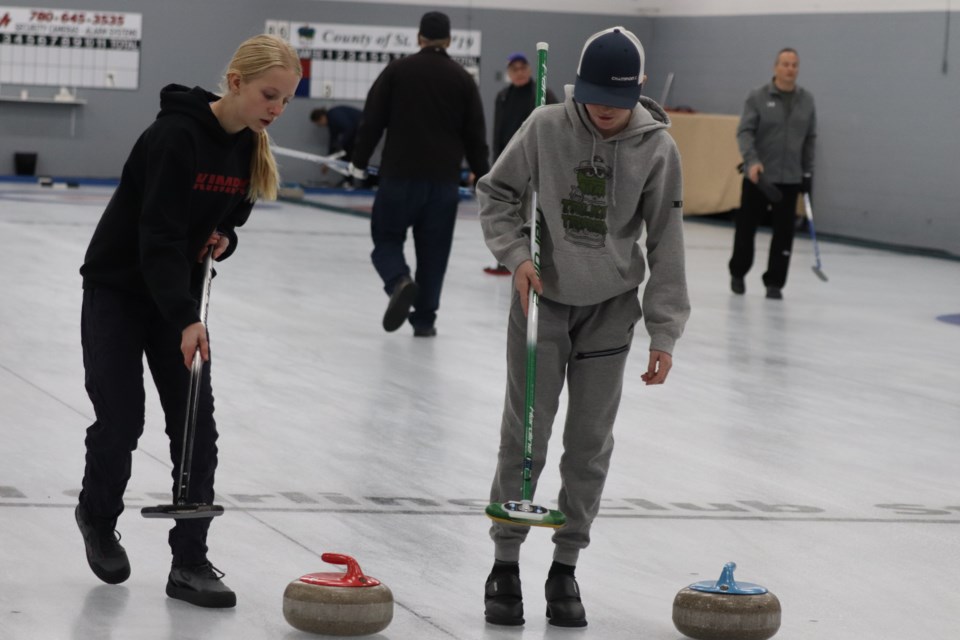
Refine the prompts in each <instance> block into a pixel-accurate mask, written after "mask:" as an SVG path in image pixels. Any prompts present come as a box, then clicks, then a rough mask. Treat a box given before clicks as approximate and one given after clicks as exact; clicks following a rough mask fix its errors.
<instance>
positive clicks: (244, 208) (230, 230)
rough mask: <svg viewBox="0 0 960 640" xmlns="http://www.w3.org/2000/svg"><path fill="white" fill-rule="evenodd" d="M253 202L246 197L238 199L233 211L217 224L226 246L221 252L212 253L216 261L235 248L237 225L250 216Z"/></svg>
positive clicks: (244, 221) (239, 225)
mask: <svg viewBox="0 0 960 640" xmlns="http://www.w3.org/2000/svg"><path fill="white" fill-rule="evenodd" d="M253 205H254V203H253V202H250V201H249V200H247V199H246V198H244V199H243V200H241V201H240V203H239V204H238V205H237V206H236V207H234V209H233V211H232V212H231V213H230V215H228V216H227V217H226V219H225V220H224V221H223V222H221V223H220V224H219V225H217V231H219V232H220V233H221V234H223V236H224V237H225V238H226V239H227V242H228V244H227V246H226V247H225V248H224V250H223V252H222V253H218V254H214V258H216V260H217V262H222V261H224V260H226V259H227V258H229V257H230V256H231V255H233V252H234V251H236V250H237V242H238V238H237V232H236V228H237V227H242V226H243V225H244V224H245V223H246V222H247V220H248V219H249V218H250V212H251V211H252V210H253Z"/></svg>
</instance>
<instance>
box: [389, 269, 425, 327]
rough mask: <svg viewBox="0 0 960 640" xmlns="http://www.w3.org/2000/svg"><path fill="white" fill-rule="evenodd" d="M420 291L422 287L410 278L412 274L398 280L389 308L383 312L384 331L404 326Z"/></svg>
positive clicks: (391, 295)
mask: <svg viewBox="0 0 960 640" xmlns="http://www.w3.org/2000/svg"><path fill="white" fill-rule="evenodd" d="M418 293H420V287H419V285H417V283H416V282H414V281H413V280H411V279H410V276H403V277H402V278H400V280H398V281H397V285H396V286H395V287H394V288H393V293H392V294H390V302H388V303H387V310H386V311H385V312H384V314H383V329H384V331H396V330H397V329H399V328H400V327H402V326H403V323H404V322H406V321H407V316H409V315H410V307H412V306H413V303H414V302H416V300H417V294H418Z"/></svg>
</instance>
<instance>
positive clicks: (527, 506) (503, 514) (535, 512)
mask: <svg viewBox="0 0 960 640" xmlns="http://www.w3.org/2000/svg"><path fill="white" fill-rule="evenodd" d="M485 511H486V514H487V517H488V518H490V519H491V520H496V521H497V522H505V523H507V524H515V525H519V526H521V527H550V528H553V529H559V528H560V527H562V526H563V525H565V524H566V523H567V517H566V516H565V515H563V513H561V512H559V511H557V510H555V509H547V508H546V507H541V506H540V505H537V504H531V503H530V502H529V501H526V500H524V501H516V500H511V501H509V502H492V503H490V504H489V505H487V508H486V510H485Z"/></svg>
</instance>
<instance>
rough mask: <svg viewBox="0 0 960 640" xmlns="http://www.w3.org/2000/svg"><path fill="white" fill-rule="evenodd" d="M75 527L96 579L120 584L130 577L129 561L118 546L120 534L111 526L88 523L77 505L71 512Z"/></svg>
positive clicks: (123, 550)
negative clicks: (78, 528) (81, 539)
mask: <svg viewBox="0 0 960 640" xmlns="http://www.w3.org/2000/svg"><path fill="white" fill-rule="evenodd" d="M73 515H74V517H75V518H76V519H77V526H78V527H80V533H81V534H83V544H84V546H85V547H86V550H87V564H89V565H90V568H91V569H92V570H93V573H94V574H96V576H97V577H98V578H100V579H101V580H103V581H104V582H106V583H107V584H120V583H121V582H123V581H124V580H126V579H127V578H129V577H130V561H129V560H128V559H127V552H126V550H125V549H124V548H123V547H122V546H121V545H120V533H119V532H117V531H114V529H113V527H112V526H108V527H106V528H101V527H97V526H96V525H95V524H94V523H92V522H91V521H90V518H89V516H88V514H87V511H86V509H84V508H83V507H81V506H80V505H79V504H78V505H77V508H76V509H74V511H73Z"/></svg>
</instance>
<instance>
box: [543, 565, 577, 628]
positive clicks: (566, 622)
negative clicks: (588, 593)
mask: <svg viewBox="0 0 960 640" xmlns="http://www.w3.org/2000/svg"><path fill="white" fill-rule="evenodd" d="M544 594H545V595H546V597H547V622H549V623H550V624H552V625H553V626H555V627H585V626H587V614H586V612H585V611H584V609H583V603H582V602H581V601H580V585H578V584H577V579H576V578H574V577H573V576H572V575H569V574H566V573H557V574H555V575H552V576H550V577H549V578H547V583H546V584H545V585H544Z"/></svg>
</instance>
